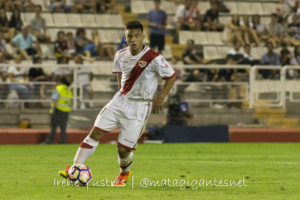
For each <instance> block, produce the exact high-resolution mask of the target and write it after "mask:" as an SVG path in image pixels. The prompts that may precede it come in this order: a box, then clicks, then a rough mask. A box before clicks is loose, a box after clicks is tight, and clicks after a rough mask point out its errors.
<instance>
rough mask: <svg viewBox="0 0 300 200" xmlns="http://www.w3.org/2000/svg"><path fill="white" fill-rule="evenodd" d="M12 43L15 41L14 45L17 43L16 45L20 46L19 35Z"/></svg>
mask: <svg viewBox="0 0 300 200" xmlns="http://www.w3.org/2000/svg"><path fill="white" fill-rule="evenodd" d="M12 41H13V43H15V44H16V45H18V46H19V35H16V37H14V38H13V39H12Z"/></svg>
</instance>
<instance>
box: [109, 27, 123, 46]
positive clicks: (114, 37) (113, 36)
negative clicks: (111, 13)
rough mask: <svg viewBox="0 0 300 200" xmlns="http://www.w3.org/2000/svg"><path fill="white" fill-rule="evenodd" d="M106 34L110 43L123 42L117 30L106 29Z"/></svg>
mask: <svg viewBox="0 0 300 200" xmlns="http://www.w3.org/2000/svg"><path fill="white" fill-rule="evenodd" d="M105 36H106V38H107V40H108V42H109V43H113V44H119V43H120V42H121V38H120V37H119V35H118V31H117V30H105Z"/></svg>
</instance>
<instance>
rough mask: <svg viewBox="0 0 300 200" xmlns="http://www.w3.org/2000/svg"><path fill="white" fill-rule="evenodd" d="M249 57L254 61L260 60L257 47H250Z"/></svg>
mask: <svg viewBox="0 0 300 200" xmlns="http://www.w3.org/2000/svg"><path fill="white" fill-rule="evenodd" d="M251 55H252V57H253V58H254V59H255V60H260V59H261V56H262V55H260V54H259V52H258V50H257V47H252V48H251Z"/></svg>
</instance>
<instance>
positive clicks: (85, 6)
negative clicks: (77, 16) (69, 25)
mask: <svg viewBox="0 0 300 200" xmlns="http://www.w3.org/2000/svg"><path fill="white" fill-rule="evenodd" d="M73 6H74V10H76V12H78V13H83V12H84V11H92V12H93V13H96V12H97V6H96V2H95V0H75V4H74V5H73Z"/></svg>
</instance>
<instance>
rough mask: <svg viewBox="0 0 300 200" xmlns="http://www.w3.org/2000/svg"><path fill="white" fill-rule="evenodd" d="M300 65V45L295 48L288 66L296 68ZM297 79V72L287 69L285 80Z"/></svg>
mask: <svg viewBox="0 0 300 200" xmlns="http://www.w3.org/2000/svg"><path fill="white" fill-rule="evenodd" d="M299 64H300V45H298V46H295V49H294V52H293V55H292V58H291V59H290V64H289V65H294V66H298V65H299ZM298 77H299V70H293V69H289V70H288V71H287V78H289V79H297V78H298Z"/></svg>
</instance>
